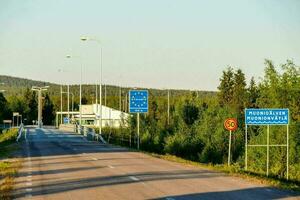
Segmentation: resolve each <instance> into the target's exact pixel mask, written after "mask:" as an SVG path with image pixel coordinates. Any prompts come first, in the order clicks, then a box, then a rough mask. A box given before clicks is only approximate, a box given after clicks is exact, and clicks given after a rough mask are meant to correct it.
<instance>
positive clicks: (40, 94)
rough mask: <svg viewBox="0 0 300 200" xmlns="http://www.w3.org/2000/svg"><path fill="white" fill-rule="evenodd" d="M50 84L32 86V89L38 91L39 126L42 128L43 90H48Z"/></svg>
mask: <svg viewBox="0 0 300 200" xmlns="http://www.w3.org/2000/svg"><path fill="white" fill-rule="evenodd" d="M48 88H49V86H44V87H38V86H32V88H31V90H33V91H38V127H39V128H42V91H46V90H47V89H48Z"/></svg>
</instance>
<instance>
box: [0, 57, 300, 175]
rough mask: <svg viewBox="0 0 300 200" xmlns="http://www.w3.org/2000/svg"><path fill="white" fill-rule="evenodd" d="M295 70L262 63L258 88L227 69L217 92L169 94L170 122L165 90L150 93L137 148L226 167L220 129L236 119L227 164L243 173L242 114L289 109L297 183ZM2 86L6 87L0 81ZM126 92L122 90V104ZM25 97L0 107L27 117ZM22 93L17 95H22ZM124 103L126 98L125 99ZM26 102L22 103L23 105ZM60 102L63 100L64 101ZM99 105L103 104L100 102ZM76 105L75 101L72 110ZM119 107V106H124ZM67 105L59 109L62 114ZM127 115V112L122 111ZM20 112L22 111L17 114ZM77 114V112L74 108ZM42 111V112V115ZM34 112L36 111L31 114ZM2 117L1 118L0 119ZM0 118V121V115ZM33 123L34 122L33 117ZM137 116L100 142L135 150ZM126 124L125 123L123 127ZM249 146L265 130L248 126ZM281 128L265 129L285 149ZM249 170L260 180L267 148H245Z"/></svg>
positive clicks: (90, 91) (280, 164) (110, 93)
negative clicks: (227, 122)
mask: <svg viewBox="0 0 300 200" xmlns="http://www.w3.org/2000/svg"><path fill="white" fill-rule="evenodd" d="M299 73H300V68H299V66H297V65H295V64H294V63H293V62H292V61H290V60H287V62H286V63H284V64H283V65H281V70H280V71H277V69H276V67H275V65H274V64H273V62H272V61H270V60H265V73H264V77H263V78H261V80H260V82H258V83H255V81H254V78H253V77H252V78H251V80H250V83H249V84H248V85H247V84H246V78H245V74H244V73H243V71H242V70H241V69H237V70H236V69H234V68H232V67H229V68H227V69H225V70H224V71H223V73H222V76H221V78H220V85H219V87H218V89H219V91H218V93H217V95H216V93H213V92H191V91H183V90H171V91H170V105H169V106H170V116H169V120H168V114H167V110H168V99H167V91H165V90H155V89H150V90H149V94H150V96H149V112H148V113H147V114H141V115H140V144H141V145H140V148H141V149H142V150H146V151H150V152H155V153H159V154H171V155H176V156H180V157H183V158H185V159H189V160H193V161H197V162H202V163H212V164H223V163H226V162H227V156H228V140H229V133H228V131H227V130H225V129H224V127H223V123H224V120H225V119H226V118H229V117H234V118H237V119H238V127H239V128H238V130H237V131H234V132H233V134H232V162H233V163H234V164H233V165H234V167H233V168H230V169H233V170H234V171H240V170H242V169H243V167H244V157H245V155H244V152H245V130H244V109H245V108H247V107H251V108H289V110H290V126H289V132H290V140H289V142H290V148H289V151H290V156H289V160H290V168H289V169H290V179H292V180H294V181H299V180H300V173H299V171H300V157H299V155H300V123H299V122H300V74H299ZM0 82H1V77H0ZM2 82H5V81H2ZM50 88H51V89H49V93H48V94H49V96H51V99H52V100H53V104H51V102H50V101H49V102H48V103H47V104H46V103H45V105H47V106H48V107H47V108H48V111H49V112H50V111H51V110H53V109H56V110H57V109H59V108H60V106H59V105H60V97H59V87H58V86H57V85H51V87H50ZM83 88H84V89H83V91H84V94H83V96H84V97H85V101H84V103H91V102H93V101H94V96H95V95H94V91H95V90H94V86H91V85H85V86H84V87H83ZM129 89H130V88H123V89H122V98H123V99H124V97H125V96H126V95H127V92H128V90H129ZM24 91H25V95H24V97H22V96H14V97H10V96H8V97H7V102H6V101H5V100H4V99H3V98H2V100H1V96H0V104H1V103H2V104H5V103H8V105H10V109H13V110H17V109H16V108H19V110H20V112H23V113H24V114H25V115H26V113H30V112H33V111H34V110H33V109H34V108H35V106H33V105H35V102H34V99H36V98H35V97H34V94H33V93H31V92H30V93H29V92H28V91H26V90H24ZM24 91H23V93H24ZM71 92H73V93H74V95H75V96H78V86H72V87H71ZM23 93H22V94H23ZM118 95H119V88H118V87H115V86H107V105H108V106H110V107H113V108H116V109H119V107H120V105H119V96H118ZM127 98H128V97H127ZM24 102H25V103H24ZM64 102H66V101H65V99H64ZM103 102H104V101H103ZM76 104H77V105H78V99H77V100H75V105H76ZM123 105H124V102H123ZM65 106H66V105H64V110H66V108H65ZM121 107H122V110H124V111H125V110H126V109H127V108H126V106H121ZM20 108H22V109H20ZM75 108H76V106H75ZM45 110H46V109H45ZM2 112H3V111H2ZM34 112H35V111H34ZM0 114H1V113H0ZM0 117H1V115H0ZM32 118H34V116H32ZM136 119H137V116H136V115H135V114H133V115H132V117H130V119H129V120H128V124H129V127H125V126H124V125H123V126H122V127H121V128H119V129H116V128H104V129H103V130H102V135H103V137H104V138H105V139H106V140H107V141H109V142H110V143H115V144H119V145H124V146H129V147H136V146H137V120H136ZM124 124H125V123H124ZM248 133H249V134H248V142H249V144H266V142H267V141H266V140H267V136H266V127H264V126H261V127H259V126H250V127H249V129H248ZM286 142H287V141H286V127H284V126H272V127H271V128H270V143H271V144H286ZM286 159H287V157H286V147H271V148H270V174H271V175H272V176H276V177H277V178H284V177H285V175H286V165H285V162H286ZM248 168H249V170H250V171H251V172H253V173H257V174H265V171H266V148H265V147H257V148H256V147H255V148H250V147H249V148H248Z"/></svg>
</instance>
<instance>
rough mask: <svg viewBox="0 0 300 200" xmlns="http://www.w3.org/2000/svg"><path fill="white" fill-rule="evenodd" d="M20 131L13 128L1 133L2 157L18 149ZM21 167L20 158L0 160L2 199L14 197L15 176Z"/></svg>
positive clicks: (6, 199) (0, 195) (0, 147)
mask: <svg viewBox="0 0 300 200" xmlns="http://www.w3.org/2000/svg"><path fill="white" fill-rule="evenodd" d="M17 134H18V131H17V129H11V130H9V131H7V132H5V133H2V134H0V158H1V159H3V158H8V157H9V156H10V154H11V153H12V152H14V151H15V150H17V148H18V147H17V145H15V144H13V143H15V141H16V138H17ZM20 167H21V161H20V160H19V159H6V160H2V161H0V199H3V200H10V199H12V194H11V193H12V190H13V186H14V177H15V176H16V175H17V172H18V169H19V168H20Z"/></svg>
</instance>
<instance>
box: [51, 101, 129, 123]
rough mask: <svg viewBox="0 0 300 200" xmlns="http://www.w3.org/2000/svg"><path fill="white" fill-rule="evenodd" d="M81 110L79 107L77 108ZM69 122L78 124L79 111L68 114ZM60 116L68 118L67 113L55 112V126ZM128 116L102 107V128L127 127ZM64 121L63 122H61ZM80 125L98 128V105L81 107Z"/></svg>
mask: <svg viewBox="0 0 300 200" xmlns="http://www.w3.org/2000/svg"><path fill="white" fill-rule="evenodd" d="M79 109H81V107H79ZM69 114H70V118H71V122H73V123H75V122H76V123H78V124H79V121H80V111H76V112H69ZM60 116H62V117H63V118H65V117H67V116H68V112H67V111H63V112H56V119H57V120H56V124H57V126H58V123H59V120H58V118H59V117H60ZM129 116H130V114H128V113H125V112H122V111H119V110H116V109H113V108H110V107H107V106H103V105H102V127H115V128H117V127H120V125H123V126H127V125H128V119H129ZM62 121H64V120H62ZM81 123H82V125H91V126H99V125H100V105H99V104H89V105H82V113H81Z"/></svg>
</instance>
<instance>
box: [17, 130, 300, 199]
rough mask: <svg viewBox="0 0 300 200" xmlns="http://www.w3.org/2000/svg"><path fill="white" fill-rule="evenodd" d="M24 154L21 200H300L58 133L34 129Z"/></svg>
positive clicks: (286, 193) (198, 170) (18, 188)
mask: <svg viewBox="0 0 300 200" xmlns="http://www.w3.org/2000/svg"><path fill="white" fill-rule="evenodd" d="M22 152H23V156H24V157H25V158H24V165H23V168H22V169H21V170H20V173H19V176H18V177H17V178H16V186H15V192H14V195H15V198H16V199H49V200H50V199H51V200H52V199H53V200H54V199H55V200H56V199H58V200H85V199H88V200H91V199H104V200H106V199H128V200H134V199H166V200H174V199H243V200H248V199H256V200H259V199H300V196H298V195H297V194H295V193H291V192H287V191H281V190H278V189H275V188H272V187H268V186H264V185H259V184H254V183H251V182H249V181H246V180H243V179H241V178H237V177H231V176H227V175H224V174H222V173H218V172H214V171H210V170H206V169H200V168H197V167H194V166H186V165H182V164H179V163H174V162H169V161H165V160H161V159H157V158H153V157H151V156H148V155H145V154H142V153H137V152H130V151H128V150H127V149H125V148H119V147H112V146H110V145H104V144H99V143H97V142H92V141H87V140H86V139H85V138H83V137H82V136H81V135H77V134H72V133H64V132H60V131H58V130H55V129H34V128H31V129H28V131H27V139H26V141H24V143H23V145H22Z"/></svg>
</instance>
